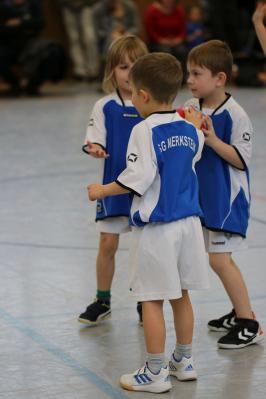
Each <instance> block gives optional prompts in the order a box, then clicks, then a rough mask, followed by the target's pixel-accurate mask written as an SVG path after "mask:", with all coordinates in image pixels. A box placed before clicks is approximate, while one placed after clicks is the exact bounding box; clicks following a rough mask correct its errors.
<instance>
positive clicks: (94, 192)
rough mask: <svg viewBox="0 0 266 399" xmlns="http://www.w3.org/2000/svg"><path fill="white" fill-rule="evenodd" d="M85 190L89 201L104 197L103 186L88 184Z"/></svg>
mask: <svg viewBox="0 0 266 399" xmlns="http://www.w3.org/2000/svg"><path fill="white" fill-rule="evenodd" d="M87 190H88V197H89V200H90V201H95V200H97V199H102V198H104V197H105V195H104V189H103V184H98V183H95V184H89V185H88V186H87Z"/></svg>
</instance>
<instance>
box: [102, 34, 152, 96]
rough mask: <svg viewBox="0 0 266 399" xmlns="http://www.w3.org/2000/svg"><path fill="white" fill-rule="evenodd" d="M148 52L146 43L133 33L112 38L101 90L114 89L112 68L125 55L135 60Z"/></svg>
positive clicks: (120, 61) (108, 91)
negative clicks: (115, 38)
mask: <svg viewBox="0 0 266 399" xmlns="http://www.w3.org/2000/svg"><path fill="white" fill-rule="evenodd" d="M147 53H148V49H147V46H146V44H145V43H144V42H143V41H142V40H141V39H140V38H138V37H137V36H135V35H125V36H122V37H120V38H119V39H117V40H114V41H113V42H112V43H111V45H110V47H109V49H108V52H107V57H106V66H105V71H104V79H103V90H104V91H105V92H106V93H111V92H112V91H114V90H115V89H116V81H115V75H114V69H115V67H117V65H119V64H120V63H123V62H124V59H125V57H126V56H128V58H129V59H130V61H132V62H135V61H136V60H137V59H138V58H139V57H141V56H143V55H144V54H147Z"/></svg>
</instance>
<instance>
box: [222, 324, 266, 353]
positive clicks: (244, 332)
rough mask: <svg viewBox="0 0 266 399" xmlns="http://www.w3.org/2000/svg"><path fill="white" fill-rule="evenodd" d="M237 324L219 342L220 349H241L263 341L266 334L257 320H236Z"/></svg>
mask: <svg viewBox="0 0 266 399" xmlns="http://www.w3.org/2000/svg"><path fill="white" fill-rule="evenodd" d="M235 322H236V324H235V326H234V327H232V328H231V330H230V331H229V332H228V334H226V335H224V336H223V337H221V338H220V339H219V340H218V342H217V345H218V347H219V348H223V349H240V348H245V347H246V346H248V345H252V344H255V343H256V342H260V341H262V340H263V338H264V332H263V330H262V328H261V327H260V325H259V323H258V322H257V320H251V319H235Z"/></svg>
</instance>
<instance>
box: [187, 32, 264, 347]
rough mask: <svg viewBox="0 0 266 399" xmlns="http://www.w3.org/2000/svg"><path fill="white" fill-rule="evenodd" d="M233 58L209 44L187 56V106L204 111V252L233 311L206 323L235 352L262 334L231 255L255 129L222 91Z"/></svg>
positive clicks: (240, 241)
mask: <svg viewBox="0 0 266 399" xmlns="http://www.w3.org/2000/svg"><path fill="white" fill-rule="evenodd" d="M232 65H233V57H232V54H231V51H230V49H229V47H228V46H227V44H226V43H224V42H221V41H219V40H210V41H208V42H205V43H203V44H201V45H199V46H196V47H194V48H193V49H192V50H191V52H190V53H189V56H188V72H189V77H188V86H189V88H190V89H191V91H192V93H193V96H194V98H193V99H191V100H190V101H189V102H188V103H187V105H189V106H192V107H193V108H194V109H198V110H199V111H200V112H201V113H202V118H203V120H202V121H203V125H204V127H203V128H202V129H203V132H204V135H205V146H204V149H203V152H202V157H201V160H200V162H198V164H197V166H196V172H197V175H198V178H199V187H200V190H199V191H200V204H201V207H202V210H203V214H204V217H203V219H202V223H203V225H204V238H205V244H206V251H207V252H208V253H209V262H210V265H211V267H212V269H213V270H214V271H215V272H216V273H217V275H218V277H219V278H220V279H221V281H222V283H223V285H224V288H225V290H226V292H227V294H228V296H229V298H230V300H231V303H232V307H233V310H232V311H231V312H229V313H228V314H226V315H224V316H222V317H220V318H216V319H213V320H210V321H209V322H208V328H209V329H210V330H211V331H225V332H226V334H225V335H224V336H222V337H221V338H220V339H219V340H218V347H219V348H226V349H238V348H244V347H246V346H248V345H251V344H254V343H256V342H259V341H261V340H262V339H263V335H264V334H263V331H262V329H261V327H260V325H259V323H258V322H257V321H256V320H254V319H255V315H254V313H253V312H252V310H251V305H250V300H249V295H248V291H247V287H246V284H245V281H244V279H243V276H242V274H241V271H240V270H239V268H238V267H237V265H236V264H235V262H234V260H233V259H232V252H234V251H236V250H240V249H243V248H245V237H246V231H247V227H248V219H249V209H250V188H249V169H248V165H249V162H250V158H251V152H252V136H253V129H252V126H251V122H250V120H249V117H248V115H247V114H246V112H245V111H244V110H243V108H242V107H241V106H240V105H239V104H238V103H237V102H236V101H235V100H234V98H233V97H232V96H231V95H230V94H229V93H227V92H226V91H225V85H226V82H227V81H228V79H229V78H230V75H231V72H232Z"/></svg>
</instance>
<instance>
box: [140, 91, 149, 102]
mask: <svg viewBox="0 0 266 399" xmlns="http://www.w3.org/2000/svg"><path fill="white" fill-rule="evenodd" d="M139 94H140V96H141V98H142V100H143V101H144V102H145V103H146V102H148V101H149V99H150V94H149V93H148V92H147V91H146V90H144V89H140V91H139Z"/></svg>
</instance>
